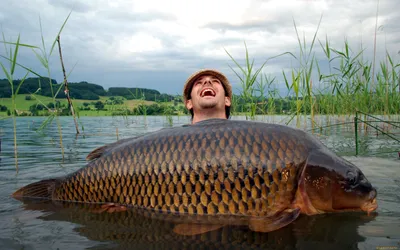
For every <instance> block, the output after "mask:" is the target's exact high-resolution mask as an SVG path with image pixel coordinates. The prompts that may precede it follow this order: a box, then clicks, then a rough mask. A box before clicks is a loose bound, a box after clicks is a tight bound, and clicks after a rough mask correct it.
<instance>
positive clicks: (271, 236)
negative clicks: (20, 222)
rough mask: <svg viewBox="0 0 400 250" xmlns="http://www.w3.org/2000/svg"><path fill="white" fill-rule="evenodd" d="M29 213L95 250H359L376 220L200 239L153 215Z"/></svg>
mask: <svg viewBox="0 0 400 250" xmlns="http://www.w3.org/2000/svg"><path fill="white" fill-rule="evenodd" d="M24 209H26V210H36V211H41V215H40V216H38V217H37V218H38V219H40V220H43V221H59V222H72V223H74V224H76V225H77V226H76V227H75V228H74V229H73V230H74V231H75V232H77V233H78V234H79V235H81V236H84V237H86V238H88V239H90V240H93V241H98V242H102V244H100V245H97V246H95V247H93V248H91V249H199V248H200V249H295V248H298V249H299V248H300V249H357V247H358V243H360V242H364V241H365V237H363V236H361V235H360V234H359V233H358V228H359V227H360V226H362V225H365V224H366V223H369V222H371V221H374V220H375V216H376V215H375V214H374V215H370V216H367V215H366V214H364V213H341V214H329V215H319V216H312V217H309V216H301V217H300V218H299V219H298V220H296V222H295V223H292V224H291V225H289V226H287V227H285V228H283V229H281V230H278V231H275V232H271V233H257V232H252V231H249V230H248V229H247V228H246V227H233V226H226V227H223V228H221V229H219V230H216V231H212V232H208V233H205V234H202V235H197V236H182V235H178V234H175V233H174V232H173V227H174V223H172V222H168V220H162V219H160V218H157V217H156V218H154V216H152V214H151V213H148V212H144V211H138V210H129V211H126V212H119V213H100V214H99V213H94V212H91V209H94V207H90V206H79V205H73V206H72V205H70V204H60V203H59V204H54V203H48V202H44V203H38V202H25V204H24Z"/></svg>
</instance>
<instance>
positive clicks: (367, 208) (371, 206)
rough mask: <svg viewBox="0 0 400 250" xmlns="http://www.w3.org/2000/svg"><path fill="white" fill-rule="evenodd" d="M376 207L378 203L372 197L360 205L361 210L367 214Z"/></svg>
mask: <svg viewBox="0 0 400 250" xmlns="http://www.w3.org/2000/svg"><path fill="white" fill-rule="evenodd" d="M377 208H378V203H377V201H376V198H374V199H372V200H371V201H368V202H366V203H364V204H363V205H362V206H361V210H363V211H365V212H367V213H368V214H370V213H371V212H373V211H375V210H376V209H377Z"/></svg>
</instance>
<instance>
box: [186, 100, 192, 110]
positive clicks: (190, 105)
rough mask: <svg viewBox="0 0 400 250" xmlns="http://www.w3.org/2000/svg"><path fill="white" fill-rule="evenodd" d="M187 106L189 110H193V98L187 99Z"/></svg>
mask: <svg viewBox="0 0 400 250" xmlns="http://www.w3.org/2000/svg"><path fill="white" fill-rule="evenodd" d="M185 106H186V108H187V109H188V110H191V109H192V108H193V103H192V99H189V100H187V101H186V103H185Z"/></svg>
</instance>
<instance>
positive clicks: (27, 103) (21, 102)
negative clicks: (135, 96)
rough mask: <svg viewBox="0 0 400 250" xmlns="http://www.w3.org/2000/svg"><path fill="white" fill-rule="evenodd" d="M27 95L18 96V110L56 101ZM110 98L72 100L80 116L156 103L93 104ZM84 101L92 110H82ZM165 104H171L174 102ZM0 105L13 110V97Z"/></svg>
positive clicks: (23, 110) (60, 100)
mask: <svg viewBox="0 0 400 250" xmlns="http://www.w3.org/2000/svg"><path fill="white" fill-rule="evenodd" d="M26 96H29V95H26V94H21V95H17V96H16V98H15V103H16V109H17V111H18V112H29V107H31V106H32V105H37V104H42V105H46V106H48V104H49V103H54V100H53V98H51V97H47V96H41V95H34V97H33V96H32V99H31V100H26V99H25V97H26ZM108 99H109V97H106V96H102V97H100V100H72V104H73V105H74V108H75V110H76V112H77V113H79V115H80V116H107V115H112V113H113V112H115V111H122V110H126V109H129V110H132V109H134V108H135V107H137V106H138V105H140V104H144V105H152V104H155V103H156V102H152V101H145V100H124V103H123V104H119V105H108V104H105V105H104V110H96V109H95V108H94V105H93V104H92V103H95V102H97V101H102V102H103V103H105V102H106V101H107V100H108ZM56 101H59V102H60V104H61V105H65V106H68V101H67V99H56ZM84 103H89V104H90V105H89V107H90V108H91V110H80V109H81V108H83V107H84V105H83V104H84ZM165 104H167V105H170V104H172V102H170V103H165ZM0 105H2V106H6V107H7V109H8V110H11V107H12V100H11V98H0ZM0 116H7V112H0Z"/></svg>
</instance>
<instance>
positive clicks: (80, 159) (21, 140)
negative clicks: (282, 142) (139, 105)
mask: <svg viewBox="0 0 400 250" xmlns="http://www.w3.org/2000/svg"><path fill="white" fill-rule="evenodd" d="M239 119H240V118H239ZM285 119H286V120H287V117H286V118H285V117H278V116H275V117H269V118H268V117H267V118H265V117H264V118H260V120H263V121H266V122H273V123H282V121H283V122H284V121H286V120H285ZM42 120H43V118H36V117H35V118H30V117H27V118H22V119H17V127H18V145H19V147H18V151H19V168H20V171H19V173H18V175H16V173H15V162H14V158H13V138H12V136H13V135H12V122H11V120H6V121H5V120H2V121H0V138H1V152H0V200H1V203H0V204H1V205H0V221H1V226H0V249H171V248H172V249H376V247H392V249H396V248H393V247H397V249H400V206H399V204H400V160H399V159H398V157H397V153H396V154H393V153H391V154H382V155H379V156H380V158H378V157H366V156H363V157H353V156H350V155H353V154H354V134H353V132H352V127H349V128H346V127H341V128H338V127H335V128H332V129H330V130H323V131H317V132H318V133H316V135H317V136H318V137H319V138H320V139H321V140H322V141H323V142H324V143H325V144H326V145H328V147H330V148H333V150H334V151H335V152H337V153H338V154H341V155H347V156H346V159H348V160H350V161H351V162H353V163H355V164H356V165H357V166H359V167H360V168H361V169H362V171H363V172H364V173H365V175H366V176H367V178H368V179H369V181H370V182H371V183H372V184H373V185H374V186H375V187H376V188H377V190H378V204H379V208H378V210H377V213H376V214H374V215H370V216H367V215H366V214H365V213H341V214H325V215H319V216H312V217H309V216H301V217H300V218H298V219H297V220H296V221H295V222H294V223H292V224H290V225H289V226H287V227H285V228H283V229H281V230H278V231H275V232H271V233H255V232H252V231H249V230H248V229H247V228H246V227H239V226H226V227H223V228H221V229H219V230H216V231H212V232H208V233H205V234H202V235H198V236H181V235H177V234H175V233H174V232H173V231H172V229H173V227H174V223H173V222H168V221H166V220H160V219H159V218H150V217H149V215H148V214H146V213H143V212H140V211H131V210H130V211H127V212H121V213H113V214H109V213H101V214H98V213H93V212H92V211H91V209H92V208H91V207H87V206H86V207H83V206H77V205H73V206H70V205H68V204H60V203H56V204H55V203H44V202H28V201H25V202H24V203H22V202H20V201H17V200H14V199H12V198H10V196H9V195H10V194H11V193H12V192H13V191H15V190H16V189H17V188H19V187H21V186H23V185H26V184H28V183H31V182H34V181H37V180H41V179H44V178H48V177H56V176H62V175H65V174H67V173H71V172H73V171H75V170H77V169H79V168H81V167H82V166H83V165H84V164H85V157H86V155H87V154H88V153H89V152H90V151H91V150H93V149H94V148H96V147H98V146H102V145H104V144H105V143H110V142H114V141H116V140H117V138H119V139H122V138H128V137H132V136H137V135H140V134H143V133H147V132H151V131H155V130H159V129H161V128H163V127H167V126H169V124H168V123H167V122H166V119H165V117H147V118H146V119H143V118H137V117H127V118H121V117H95V118H82V119H80V122H81V123H82V125H84V129H85V130H84V133H83V134H82V135H79V136H78V137H76V136H75V132H74V124H73V120H72V119H71V118H68V117H66V118H65V117H62V118H61V119H60V120H61V124H62V125H63V146H64V150H65V156H64V159H62V157H61V148H60V142H59V137H58V131H57V127H56V126H55V124H52V125H51V126H50V127H48V128H47V129H46V130H45V131H44V132H43V133H37V132H35V129H37V128H38V127H39V126H40V123H41V121H42ZM188 122H189V118H188V117H175V118H174V126H179V125H182V124H186V123H188ZM305 122H308V121H307V120H305ZM331 122H332V123H334V121H331ZM341 122H343V121H341ZM292 125H293V124H292ZM366 139H367V140H368V141H367V142H365V143H364V145H363V147H364V149H365V150H367V151H368V150H371V149H372V150H376V149H379V148H384V149H385V150H386V149H388V151H390V150H391V151H392V152H394V151H396V150H397V151H399V150H400V145H397V144H394V143H393V142H391V141H390V140H387V139H386V138H384V137H381V136H378V137H367V138H366ZM382 157H385V158H382Z"/></svg>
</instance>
